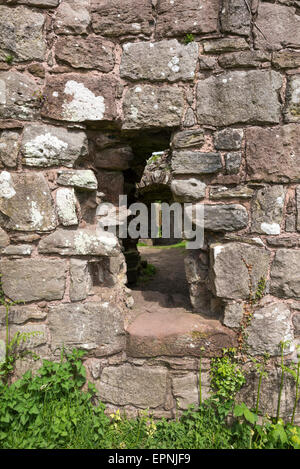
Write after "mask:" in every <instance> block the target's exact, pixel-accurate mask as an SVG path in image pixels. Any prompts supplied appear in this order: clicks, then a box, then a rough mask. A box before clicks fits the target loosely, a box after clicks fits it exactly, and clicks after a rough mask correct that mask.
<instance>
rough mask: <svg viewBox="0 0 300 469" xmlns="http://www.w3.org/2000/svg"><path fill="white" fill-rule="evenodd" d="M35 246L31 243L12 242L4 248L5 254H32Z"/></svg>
mask: <svg viewBox="0 0 300 469" xmlns="http://www.w3.org/2000/svg"><path fill="white" fill-rule="evenodd" d="M32 251H33V246H32V245H30V244H11V245H10V246H7V247H6V248H5V249H3V254H5V255H6V256H18V257H20V256H21V257H23V256H31V254H32Z"/></svg>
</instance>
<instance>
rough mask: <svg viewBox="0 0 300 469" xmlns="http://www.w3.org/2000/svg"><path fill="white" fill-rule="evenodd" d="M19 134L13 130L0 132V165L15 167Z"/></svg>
mask: <svg viewBox="0 0 300 469" xmlns="http://www.w3.org/2000/svg"><path fill="white" fill-rule="evenodd" d="M18 142H19V134H18V133H17V132H13V131H9V130H7V131H3V132H1V133H0V166H6V167H8V168H15V167H16V165H17V158H18V153H19V144H18Z"/></svg>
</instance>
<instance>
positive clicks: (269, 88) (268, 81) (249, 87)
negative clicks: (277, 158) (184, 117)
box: [197, 70, 282, 126]
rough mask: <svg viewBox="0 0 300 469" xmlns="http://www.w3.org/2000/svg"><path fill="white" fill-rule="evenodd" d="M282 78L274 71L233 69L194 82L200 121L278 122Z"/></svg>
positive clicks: (221, 124)
mask: <svg viewBox="0 0 300 469" xmlns="http://www.w3.org/2000/svg"><path fill="white" fill-rule="evenodd" d="M281 86H282V77H281V75H280V74H279V73H278V72H274V71H258V70H249V71H232V72H225V73H221V74H220V75H217V76H211V77H209V78H205V79H202V80H200V81H199V82H198V84H197V116H198V122H199V123H200V124H206V125H207V124H209V125H215V126H225V125H231V124H237V123H247V124H250V123H262V124H265V123H267V122H269V123H278V122H279V119H280V102H279V97H278V91H279V90H280V88H281Z"/></svg>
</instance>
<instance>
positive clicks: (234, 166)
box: [224, 151, 242, 174]
mask: <svg viewBox="0 0 300 469" xmlns="http://www.w3.org/2000/svg"><path fill="white" fill-rule="evenodd" d="M224 158H225V168H226V173H227V174H237V173H238V172H239V170H240V167H241V163H242V153H241V152H240V151H231V152H229V153H226V154H225V156H224Z"/></svg>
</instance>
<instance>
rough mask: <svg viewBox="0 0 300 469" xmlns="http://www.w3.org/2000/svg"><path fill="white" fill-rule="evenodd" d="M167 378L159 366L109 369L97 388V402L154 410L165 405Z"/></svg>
mask: <svg viewBox="0 0 300 469" xmlns="http://www.w3.org/2000/svg"><path fill="white" fill-rule="evenodd" d="M167 375H168V372H167V369H166V368H164V367H160V366H151V367H148V366H146V367H145V366H143V367H136V366H132V365H129V364H124V365H120V366H118V367H113V366H108V367H105V368H104V370H103V372H102V374H101V378H100V381H99V382H97V383H96V387H97V390H98V394H99V397H100V399H102V400H104V401H106V402H110V403H112V404H116V405H118V406H123V405H128V404H131V405H134V406H136V407H144V408H145V407H150V408H154V407H158V406H162V405H163V404H164V402H165V394H166V390H167Z"/></svg>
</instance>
